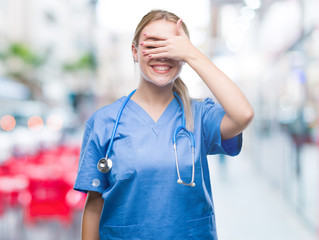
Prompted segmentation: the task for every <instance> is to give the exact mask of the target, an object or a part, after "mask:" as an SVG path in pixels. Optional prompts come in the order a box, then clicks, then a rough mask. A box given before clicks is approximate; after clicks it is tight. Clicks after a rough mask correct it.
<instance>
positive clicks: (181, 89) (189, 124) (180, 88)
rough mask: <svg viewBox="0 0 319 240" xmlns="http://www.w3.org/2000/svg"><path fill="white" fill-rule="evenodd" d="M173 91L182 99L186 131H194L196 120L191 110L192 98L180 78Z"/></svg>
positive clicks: (176, 81)
mask: <svg viewBox="0 0 319 240" xmlns="http://www.w3.org/2000/svg"><path fill="white" fill-rule="evenodd" d="M173 91H174V92H176V93H177V95H178V96H179V97H180V98H181V100H182V104H183V106H184V112H185V118H186V119H185V121H186V129H187V130H188V131H193V129H194V120H193V115H192V108H191V98H190V96H189V93H188V89H187V86H186V84H185V83H184V82H183V81H182V79H181V78H180V77H178V78H177V79H176V80H175V82H174V85H173Z"/></svg>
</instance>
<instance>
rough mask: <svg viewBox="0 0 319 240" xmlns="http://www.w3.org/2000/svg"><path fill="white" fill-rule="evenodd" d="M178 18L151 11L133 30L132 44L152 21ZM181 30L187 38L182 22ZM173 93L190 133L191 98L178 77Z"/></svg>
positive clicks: (192, 122)
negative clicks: (182, 107) (177, 99)
mask: <svg viewBox="0 0 319 240" xmlns="http://www.w3.org/2000/svg"><path fill="white" fill-rule="evenodd" d="M179 19H180V18H179V17H178V16H176V15H175V14H174V13H171V12H168V11H165V10H152V11H150V12H149V13H147V14H146V15H145V16H144V17H143V18H142V20H141V21H140V22H139V24H138V25H137V27H136V29H135V33H134V38H133V44H134V45H135V46H138V44H139V37H140V35H141V33H142V31H143V29H144V28H145V27H146V25H148V24H149V23H151V22H152V21H156V20H166V21H171V22H174V23H177V21H178V20H179ZM182 28H183V30H184V31H185V33H186V34H187V36H188V37H189V32H188V29H187V27H186V25H185V23H184V22H182ZM173 91H174V92H176V93H177V94H178V96H179V97H180V98H181V100H182V104H183V106H184V112H185V118H186V128H187V130H190V131H192V130H193V128H194V120H193V116H192V109H191V98H190V96H189V93H188V88H187V86H186V84H185V83H184V82H183V81H182V79H181V78H180V77H178V78H176V79H175V81H174V84H173Z"/></svg>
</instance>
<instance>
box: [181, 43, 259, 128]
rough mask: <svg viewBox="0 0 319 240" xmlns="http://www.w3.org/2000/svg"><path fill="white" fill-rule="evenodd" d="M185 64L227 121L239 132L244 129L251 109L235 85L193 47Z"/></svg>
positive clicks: (250, 114)
mask: <svg viewBox="0 0 319 240" xmlns="http://www.w3.org/2000/svg"><path fill="white" fill-rule="evenodd" d="M187 63H188V64H189V65H190V66H191V67H192V68H193V69H194V70H195V71H196V72H197V74H198V75H199V76H200V77H201V79H202V80H203V81H204V82H205V84H206V85H207V87H208V88H209V89H210V91H211V92H212V93H213V95H214V96H215V97H216V99H217V100H218V102H219V103H220V104H221V105H222V107H223V108H224V110H225V112H226V115H227V116H228V117H229V119H230V120H231V121H233V123H234V124H236V125H237V126H238V129H239V130H240V129H243V128H245V127H246V126H247V124H248V123H249V121H250V120H251V118H252V117H253V109H252V107H251V106H250V104H249V102H248V100H247V99H246V97H245V96H244V94H243V93H242V91H241V90H240V89H239V88H238V87H237V86H236V84H235V83H234V82H233V81H232V80H231V79H229V78H228V77H227V76H226V75H225V74H224V73H223V72H222V71H221V70H220V69H219V68H217V67H216V66H215V65H214V64H213V63H212V62H211V61H210V60H209V59H208V58H207V57H206V56H205V55H204V54H203V53H201V52H200V51H199V50H198V49H196V48H195V47H194V48H193V50H192V51H190V55H189V57H188V58H187Z"/></svg>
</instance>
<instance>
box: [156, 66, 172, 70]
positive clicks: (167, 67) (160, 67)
mask: <svg viewBox="0 0 319 240" xmlns="http://www.w3.org/2000/svg"><path fill="white" fill-rule="evenodd" d="M154 69H156V70H158V71H167V70H168V69H169V66H154Z"/></svg>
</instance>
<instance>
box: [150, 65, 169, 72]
mask: <svg viewBox="0 0 319 240" xmlns="http://www.w3.org/2000/svg"><path fill="white" fill-rule="evenodd" d="M152 68H153V69H154V71H155V72H157V73H167V72H169V70H170V69H171V68H172V67H171V66H167V65H165V66H163V65H153V66H152Z"/></svg>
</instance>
